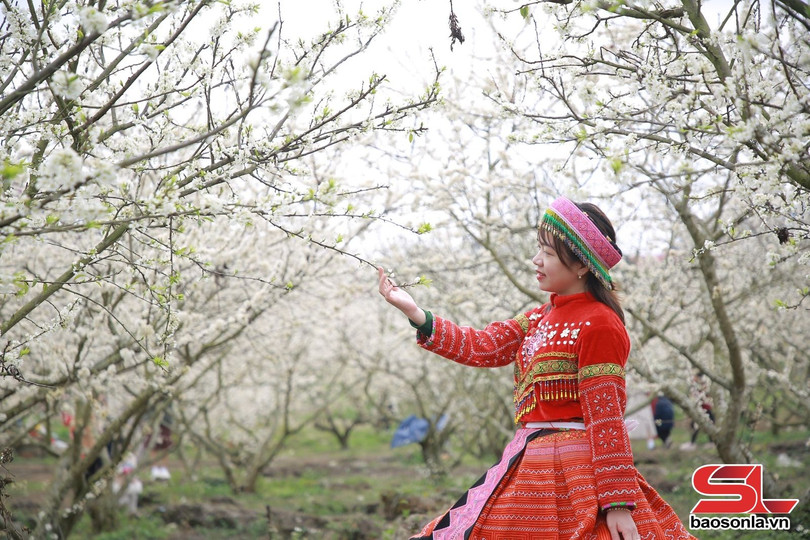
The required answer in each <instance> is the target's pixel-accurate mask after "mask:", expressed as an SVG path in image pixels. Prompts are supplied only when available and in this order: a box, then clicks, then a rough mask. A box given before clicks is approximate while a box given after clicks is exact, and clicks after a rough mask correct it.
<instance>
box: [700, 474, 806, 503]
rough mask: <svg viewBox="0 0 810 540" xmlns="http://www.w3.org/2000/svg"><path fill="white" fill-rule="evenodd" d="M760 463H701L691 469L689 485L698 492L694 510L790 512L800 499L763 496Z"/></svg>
mask: <svg viewBox="0 0 810 540" xmlns="http://www.w3.org/2000/svg"><path fill="white" fill-rule="evenodd" d="M762 471H763V469H762V465H761V464H755V465H703V466H702V467H698V468H697V469H696V470H695V472H694V473H692V487H693V488H694V489H695V491H697V492H698V493H700V494H701V495H714V496H725V497H727V498H725V499H700V500H699V501H698V503H697V504H696V505H695V507H694V508H692V513H693V514H789V513H790V512H791V511H792V510H793V509H794V508H795V507H796V505H797V504H799V499H763V498H762Z"/></svg>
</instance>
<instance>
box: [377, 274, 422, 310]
mask: <svg viewBox="0 0 810 540" xmlns="http://www.w3.org/2000/svg"><path fill="white" fill-rule="evenodd" d="M377 274H378V276H379V281H380V294H381V295H382V297H383V298H385V301H386V302H388V303H389V304H391V305H392V306H394V307H395V308H397V309H398V310H400V311H401V312H402V313H404V314H405V316H406V317H408V318H409V319H410V320H412V321H413V322H415V323H416V324H417V325H420V324H423V323H424V322H425V312H424V311H422V309H421V308H420V307H419V306H418V305H416V301H415V300H414V299H413V297H412V296H411V295H410V294H408V293H407V292H405V291H404V290H402V289H400V288H399V287H397V286H396V284H395V283H394V281H393V280H392V279H391V278H390V277H388V276H387V275H385V270H383V269H382V267H379V266H378V267H377Z"/></svg>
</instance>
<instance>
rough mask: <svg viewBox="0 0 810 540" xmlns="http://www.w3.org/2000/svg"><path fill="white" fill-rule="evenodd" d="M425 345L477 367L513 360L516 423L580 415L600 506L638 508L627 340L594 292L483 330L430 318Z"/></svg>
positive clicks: (557, 299) (556, 300) (554, 300)
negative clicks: (627, 413) (628, 420)
mask: <svg viewBox="0 0 810 540" xmlns="http://www.w3.org/2000/svg"><path fill="white" fill-rule="evenodd" d="M417 341H418V343H419V345H420V346H421V347H423V348H424V349H427V350H429V351H432V352H434V353H436V354H439V355H441V356H443V357H445V358H448V359H450V360H453V361H455V362H458V363H460V364H464V365H467V366H474V367H499V366H505V365H508V364H511V363H513V362H514V364H515V394H514V399H515V422H535V421H552V422H553V421H564V420H569V421H570V420H575V421H578V420H580V419H581V420H582V421H584V423H585V429H586V432H587V434H588V439H589V441H590V445H591V449H592V452H593V465H594V475H595V477H596V487H597V494H598V498H599V506H600V508H603V509H604V508H607V507H609V506H615V505H625V506H627V507H629V508H632V507H633V503H632V502H630V501H633V500H635V499H636V493H637V492H638V490H639V487H638V483H637V482H636V477H635V466H634V465H633V452H632V448H631V446H630V440H629V437H628V436H627V430H626V428H625V425H624V410H625V406H626V404H627V397H626V394H625V384H624V374H625V371H624V366H625V363H626V362H627V357H628V355H629V353H630V339H629V337H628V335H627V331H626V329H625V328H624V325H623V324H622V322H621V320H620V319H619V317H618V316H617V315H616V313H614V312H613V310H611V309H610V308H609V307H608V306H606V305H605V304H602V303H601V302H598V301H597V300H596V299H594V297H593V296H592V295H591V294H590V293H581V294H573V295H567V296H558V295H551V300H550V301H549V303H547V304H545V305H543V306H541V307H539V308H536V309H533V310H531V311H528V312H526V313H524V314H522V315H518V316H516V317H515V318H514V319H510V320H507V321H502V322H495V323H492V324H490V325H488V326H487V327H486V328H485V329H483V330H475V329H473V328H470V327H462V326H458V325H456V324H455V323H453V322H451V321H448V320H446V319H442V318H441V317H434V318H433V325H432V332H431V335H430V336H427V335H426V334H422V332H421V331H420V332H419V333H417Z"/></svg>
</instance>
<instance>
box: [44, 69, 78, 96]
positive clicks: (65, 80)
mask: <svg viewBox="0 0 810 540" xmlns="http://www.w3.org/2000/svg"><path fill="white" fill-rule="evenodd" d="M51 86H52V88H53V91H54V92H55V93H56V94H57V95H58V96H61V97H63V98H65V99H77V98H78V97H79V96H81V95H82V92H83V91H84V84H83V83H82V81H81V79H80V78H79V76H78V75H77V74H75V73H71V72H69V71H64V70H62V71H57V72H56V73H54V74H53V76H52V77H51Z"/></svg>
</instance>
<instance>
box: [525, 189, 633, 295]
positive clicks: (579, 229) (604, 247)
mask: <svg viewBox="0 0 810 540" xmlns="http://www.w3.org/2000/svg"><path fill="white" fill-rule="evenodd" d="M540 227H542V228H543V229H545V230H546V231H548V232H550V233H551V234H553V235H554V236H556V237H557V238H559V239H560V240H562V241H563V242H565V245H567V246H568V247H569V248H571V251H573V252H574V255H576V256H577V258H579V260H581V261H582V262H583V263H585V265H586V266H587V267H588V269H589V270H590V271H591V272H592V273H593V275H595V276H596V277H597V278H598V279H599V281H601V282H602V285H604V286H605V287H607V288H608V289H609V290H610V289H613V280H612V279H611V278H610V273H609V270H610V269H611V268H613V267H614V266H616V263H618V262H619V261H620V260H621V258H622V254H621V252H620V251H619V250H618V249H617V248H616V247H614V245H613V244H612V243H611V241H610V240H608V238H607V237H605V235H604V234H602V231H600V230H599V228H598V227H597V226H596V225H595V224H594V222H593V221H591V218H589V217H588V216H587V214H585V212H583V211H582V210H580V209H579V207H578V206H577V205H575V204H574V203H572V202H571V201H569V200H568V199H566V198H565V197H560V198H558V199H557V200H555V201H554V202H553V203H551V207H550V208H549V209H548V210H546V213H545V214H544V215H543V219H542V220H541V223H540Z"/></svg>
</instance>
